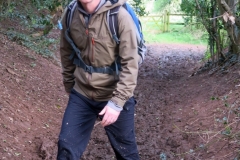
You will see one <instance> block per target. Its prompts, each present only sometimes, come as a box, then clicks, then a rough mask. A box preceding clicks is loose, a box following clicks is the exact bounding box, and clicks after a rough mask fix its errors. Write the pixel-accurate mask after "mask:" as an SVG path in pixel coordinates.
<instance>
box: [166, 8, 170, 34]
mask: <svg viewBox="0 0 240 160" xmlns="http://www.w3.org/2000/svg"><path fill="white" fill-rule="evenodd" d="M169 21H170V13H169V12H168V11H167V32H168V31H169Z"/></svg>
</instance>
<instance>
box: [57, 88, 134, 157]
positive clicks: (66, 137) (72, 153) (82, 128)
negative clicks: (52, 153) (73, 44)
mask: <svg viewBox="0 0 240 160" xmlns="http://www.w3.org/2000/svg"><path fill="white" fill-rule="evenodd" d="M106 104H107V101H105V102H97V101H93V100H90V99H88V98H86V97H85V96H83V95H81V94H80V93H78V92H77V91H75V90H74V89H72V91H71V93H70V96H69V101H68V105H67V108H66V110H65V113H64V117H63V121H62V127H61V131H60V134H59V140H58V155H57V160H79V159H80V157H81V156H82V154H83V152H84V150H85V149H86V147H87V144H88V142H89V139H90V135H91V132H92V130H93V127H94V124H95V121H96V119H97V118H98V114H99V113H100V112H101V110H102V109H103V108H104V107H105V106H106ZM135 104H136V101H135V99H134V98H133V97H132V98H130V99H129V100H128V101H127V102H126V103H125V105H124V107H123V110H122V111H121V113H120V115H119V117H118V119H117V121H116V122H115V123H113V124H111V125H109V126H106V127H104V129H105V131H106V134H107V136H108V139H109V141H110V143H111V146H112V148H113V150H114V152H115V155H116V158H117V159H118V160H139V154H138V150H137V144H136V140H135V131H134V107H135ZM99 127H100V126H99Z"/></svg>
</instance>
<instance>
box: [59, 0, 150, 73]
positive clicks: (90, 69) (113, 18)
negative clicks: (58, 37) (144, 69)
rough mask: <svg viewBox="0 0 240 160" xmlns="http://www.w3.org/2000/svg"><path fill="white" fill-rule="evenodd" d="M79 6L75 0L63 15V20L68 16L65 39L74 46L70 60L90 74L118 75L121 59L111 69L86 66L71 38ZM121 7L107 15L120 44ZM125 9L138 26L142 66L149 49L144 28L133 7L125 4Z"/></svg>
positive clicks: (114, 35)
mask: <svg viewBox="0 0 240 160" xmlns="http://www.w3.org/2000/svg"><path fill="white" fill-rule="evenodd" d="M110 1H111V3H112V4H114V3H116V2H117V1H114V0H110ZM76 6H77V1H76V0H73V1H72V2H71V3H70V4H69V5H68V6H67V7H66V9H65V10H64V13H63V15H62V19H63V17H64V16H65V15H66V22H65V23H66V27H67V29H66V31H65V37H66V40H67V41H68V42H69V44H70V45H71V46H72V48H73V50H74V52H73V53H72V54H71V55H70V57H69V58H70V59H71V60H72V59H73V63H74V64H76V65H77V66H79V67H81V68H83V69H84V70H85V71H86V72H89V73H90V74H91V73H93V72H95V73H105V74H114V71H115V72H116V74H117V75H118V71H119V70H121V65H120V63H119V62H120V61H119V58H116V60H115V62H114V64H112V65H111V66H110V67H93V66H88V65H87V64H85V62H84V61H83V60H82V58H81V52H80V50H79V49H78V48H77V47H76V45H75V44H74V42H73V40H72V39H71V37H70V34H69V33H70V24H71V22H72V17H73V12H74V10H75V8H76ZM120 7H121V6H117V7H115V8H112V9H110V10H108V13H107V17H106V18H107V22H108V27H109V29H110V31H111V34H112V38H113V40H114V41H115V42H116V43H117V44H119V43H120V40H119V38H118V37H119V36H118V35H117V32H116V31H118V19H117V14H118V11H119V9H120ZM123 7H124V8H125V9H126V10H127V11H128V13H129V14H130V15H131V17H132V19H133V21H134V23H135V26H136V29H135V30H136V35H137V37H136V38H137V44H138V54H139V56H140V57H141V58H140V61H139V64H142V63H143V61H144V59H145V56H146V52H147V47H146V45H145V41H144V38H143V34H142V26H141V22H140V20H139V19H138V17H137V16H136V14H135V12H134V10H133V9H132V7H131V6H130V5H129V4H128V3H124V4H123ZM62 19H61V20H59V21H58V28H59V29H60V30H62ZM75 55H77V57H78V58H77V59H76V58H74V57H75Z"/></svg>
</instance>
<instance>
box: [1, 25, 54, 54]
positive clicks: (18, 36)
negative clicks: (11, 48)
mask: <svg viewBox="0 0 240 160" xmlns="http://www.w3.org/2000/svg"><path fill="white" fill-rule="evenodd" d="M4 34H5V35H7V37H8V38H9V39H10V40H12V41H15V42H17V43H18V44H20V45H23V46H25V47H28V48H30V49H32V50H34V51H35V52H36V53H38V54H41V55H43V56H45V57H52V55H53V52H52V50H50V49H49V47H50V46H51V45H52V44H56V42H57V40H55V39H51V38H47V37H45V36H42V37H38V38H34V37H31V36H28V35H26V34H22V33H18V32H14V31H12V30H10V31H7V32H5V33H4Z"/></svg>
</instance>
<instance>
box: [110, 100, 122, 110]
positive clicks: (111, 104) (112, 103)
mask: <svg viewBox="0 0 240 160" xmlns="http://www.w3.org/2000/svg"><path fill="white" fill-rule="evenodd" d="M107 106H108V107H110V108H112V109H114V110H116V111H118V112H121V111H122V110H123V107H121V106H118V105H117V104H115V103H114V102H113V101H111V100H109V101H108V104H107Z"/></svg>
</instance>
